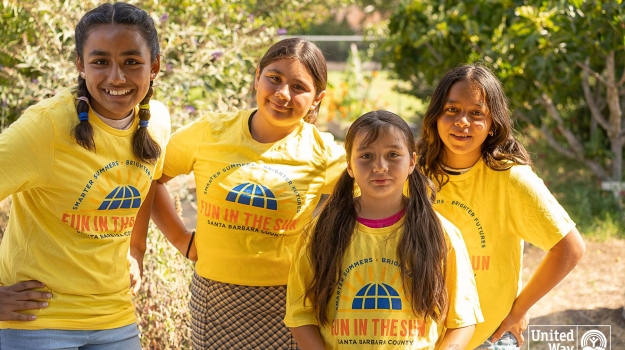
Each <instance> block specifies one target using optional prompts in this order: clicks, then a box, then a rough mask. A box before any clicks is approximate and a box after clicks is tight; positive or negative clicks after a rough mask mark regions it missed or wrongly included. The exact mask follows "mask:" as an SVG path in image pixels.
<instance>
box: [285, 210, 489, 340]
mask: <svg viewBox="0 0 625 350" xmlns="http://www.w3.org/2000/svg"><path fill="white" fill-rule="evenodd" d="M439 218H440V219H441V222H442V224H443V228H444V229H445V232H446V233H447V243H448V249H449V251H448V253H447V271H446V276H447V279H446V284H447V291H448V295H449V311H448V313H447V317H446V319H445V321H444V325H443V324H437V323H435V322H433V321H432V320H431V319H427V320H424V319H422V318H420V317H417V316H415V315H414V313H413V312H412V306H411V305H410V303H409V302H408V300H407V299H406V296H405V294H404V290H403V288H402V280H401V276H400V273H401V272H400V268H399V266H398V265H399V264H398V260H397V253H396V251H397V244H398V242H399V237H400V232H397V230H402V229H403V223H404V219H402V220H400V221H399V222H397V223H395V224H393V225H391V226H389V227H385V228H370V227H367V226H364V225H362V224H360V223H357V226H356V232H355V234H354V238H353V241H352V243H351V244H350V246H349V248H348V249H347V252H346V253H345V256H344V258H343V266H342V267H341V271H342V272H341V276H340V280H339V283H338V285H337V287H336V288H335V291H334V293H333V294H334V295H335V298H334V299H333V300H332V302H331V303H329V305H328V306H327V309H326V312H327V315H328V319H329V321H330V322H329V324H327V325H325V326H323V327H320V333H321V337H322V338H323V341H324V344H325V348H326V349H358V350H360V349H376V350H378V349H389V350H390V349H433V348H434V347H435V344H436V343H437V341H438V340H439V339H442V336H443V335H444V333H445V330H446V329H447V328H460V327H466V326H470V325H473V324H476V323H478V322H481V321H482V313H481V312H480V306H479V303H478V298H477V291H476V289H475V280H474V279H473V274H472V273H471V265H470V262H469V257H468V254H467V251H466V248H465V246H464V242H463V241H462V236H461V235H460V232H459V231H458V229H457V228H456V227H454V226H453V225H452V224H451V223H450V222H448V221H447V220H446V219H445V218H443V217H441V216H439ZM394 232H396V233H397V234H393V233H394ZM308 237H309V236H307V235H302V237H301V239H300V240H299V242H298V247H299V248H298V252H299V253H298V255H297V256H296V258H295V260H294V262H293V265H292V266H291V271H290V273H289V284H288V288H287V304H286V305H287V306H286V308H287V309H286V317H285V320H284V323H285V324H286V325H287V327H301V326H305V325H318V322H317V319H316V316H315V314H314V312H313V310H312V307H311V303H310V300H307V301H306V303H304V298H303V295H304V292H305V290H306V287H307V286H308V285H309V284H310V281H311V280H312V267H311V266H310V260H309V251H308V249H306V246H307V244H308V242H307V238H308ZM319 254H323V253H322V252H319Z"/></svg>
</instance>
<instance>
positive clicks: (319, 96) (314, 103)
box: [310, 90, 353, 177]
mask: <svg viewBox="0 0 625 350" xmlns="http://www.w3.org/2000/svg"><path fill="white" fill-rule="evenodd" d="M325 95H326V91H325V90H323V91H321V92H320V93H319V94H317V97H315V99H314V100H313V103H312V105H311V106H310V109H315V108H317V105H319V103H321V100H323V98H324V97H325ZM352 177H353V176H352Z"/></svg>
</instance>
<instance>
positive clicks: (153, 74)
mask: <svg viewBox="0 0 625 350" xmlns="http://www.w3.org/2000/svg"><path fill="white" fill-rule="evenodd" d="M150 68H151V70H150V80H154V78H156V75H157V74H158V72H160V71H161V55H160V54H159V55H157V56H156V59H155V60H154V62H152V67H150Z"/></svg>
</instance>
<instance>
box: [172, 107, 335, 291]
mask: <svg viewBox="0 0 625 350" xmlns="http://www.w3.org/2000/svg"><path fill="white" fill-rule="evenodd" d="M253 112H254V110H244V111H240V112H237V113H207V114H206V115H204V116H203V117H202V118H200V119H199V120H197V121H195V122H193V123H191V124H189V125H186V126H185V127H183V128H181V129H179V130H178V131H176V132H175V133H174V134H173V135H172V136H171V140H170V142H169V145H168V147H167V156H166V159H165V166H164V169H163V173H164V174H165V175H168V176H171V177H173V176H176V175H179V174H188V173H189V172H191V171H193V172H194V175H195V182H196V188H197V211H198V219H197V233H196V236H195V237H196V238H195V239H196V245H197V252H198V262H197V264H196V267H195V268H196V271H197V273H198V274H199V275H200V276H202V277H205V278H209V279H212V280H216V281H220V282H225V283H232V284H238V285H248V286H274V285H285V284H286V282H287V275H288V271H289V266H290V264H291V259H292V255H293V248H294V245H295V241H296V240H297V237H298V236H299V234H300V232H301V231H302V227H303V226H304V225H305V224H306V223H307V222H308V221H309V220H310V218H311V214H312V211H313V210H314V208H315V206H316V205H317V203H318V202H319V198H320V196H321V194H324V193H330V192H331V190H332V188H333V187H334V183H335V182H336V180H337V179H338V176H339V175H340V173H341V172H342V171H343V170H345V168H346V162H345V151H344V150H343V147H341V146H339V145H337V144H336V142H334V140H333V138H332V136H331V135H330V134H327V133H321V132H319V131H318V130H317V128H316V127H315V126H314V125H311V124H308V123H304V122H303V121H302V122H300V125H299V126H298V127H297V128H295V130H293V132H291V133H290V134H289V135H288V136H286V137H285V138H283V139H282V140H280V141H278V142H275V143H259V142H257V141H255V140H254V139H253V138H252V135H251V134H250V131H249V127H248V120H249V118H250V115H251V114H252V113H253Z"/></svg>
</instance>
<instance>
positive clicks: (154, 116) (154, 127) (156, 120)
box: [149, 100, 171, 140]
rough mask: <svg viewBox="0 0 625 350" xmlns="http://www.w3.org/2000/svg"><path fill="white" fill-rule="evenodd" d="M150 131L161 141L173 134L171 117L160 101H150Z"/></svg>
mask: <svg viewBox="0 0 625 350" xmlns="http://www.w3.org/2000/svg"><path fill="white" fill-rule="evenodd" d="M149 130H150V132H151V133H154V134H155V136H157V137H158V138H159V139H161V140H165V139H167V138H168V137H169V134H170V133H171V117H170V115H169V110H168V109H167V107H166V106H165V105H164V104H163V103H161V102H160V101H155V100H151V101H150V124H149Z"/></svg>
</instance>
